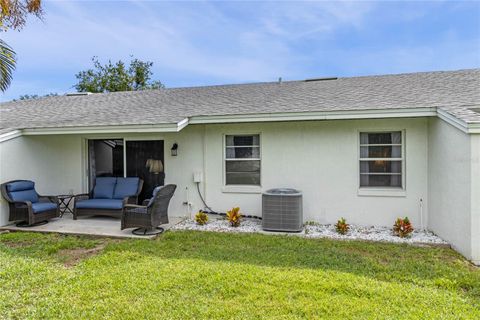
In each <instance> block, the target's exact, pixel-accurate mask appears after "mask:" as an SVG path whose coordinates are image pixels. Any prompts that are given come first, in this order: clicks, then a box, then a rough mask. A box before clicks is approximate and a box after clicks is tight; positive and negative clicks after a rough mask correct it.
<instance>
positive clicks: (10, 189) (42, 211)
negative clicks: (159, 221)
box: [0, 180, 60, 226]
mask: <svg viewBox="0 0 480 320" xmlns="http://www.w3.org/2000/svg"><path fill="white" fill-rule="evenodd" d="M0 189H1V193H2V196H3V198H4V199H5V200H6V201H7V202H8V206H9V209H10V216H9V220H10V221H18V220H21V221H23V223H21V224H19V225H21V226H32V225H34V224H38V223H41V222H45V221H48V220H49V219H52V218H56V217H58V216H59V215H60V206H59V201H58V198H57V197H56V196H41V195H39V194H38V193H37V191H35V182H33V181H30V180H13V181H8V182H5V183H3V184H1V185H0Z"/></svg>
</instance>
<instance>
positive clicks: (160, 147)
mask: <svg viewBox="0 0 480 320" xmlns="http://www.w3.org/2000/svg"><path fill="white" fill-rule="evenodd" d="M152 160H160V162H159V161H156V162H152ZM147 162H148V164H149V165H147ZM152 163H156V165H154V166H152ZM153 167H155V168H154V169H152V168H153ZM112 175H113V176H141V177H142V178H143V179H144V180H145V185H144V194H143V197H144V198H147V197H149V192H151V189H152V188H153V186H154V185H157V184H163V183H174V184H176V185H177V186H178V188H177V192H176V194H175V196H174V198H173V199H172V202H171V206H170V214H171V215H173V216H186V215H190V214H192V213H195V212H196V211H198V210H199V209H202V208H204V207H205V204H204V203H203V201H202V199H201V197H200V196H199V192H198V191H197V187H199V191H200V193H201V195H202V196H203V198H204V201H205V203H206V204H207V205H208V206H209V207H211V208H212V209H213V210H215V211H218V212H225V211H226V210H228V209H229V208H231V207H234V206H239V207H240V208H241V211H242V212H243V213H245V214H249V215H255V216H261V215H262V197H261V194H262V192H263V191H265V190H267V189H270V188H275V187H290V188H295V189H299V190H301V191H302V193H303V212H304V220H305V221H316V222H320V223H334V222H335V221H336V220H337V219H339V218H340V217H345V218H346V219H347V221H348V222H350V223H353V224H359V225H383V226H391V225H392V224H393V222H394V220H395V218H397V217H404V216H408V217H409V218H410V220H411V221H412V222H413V224H414V226H415V227H416V228H426V229H429V230H431V231H433V232H434V233H436V234H437V235H439V236H440V237H442V238H443V239H445V240H446V241H448V242H449V243H450V244H451V245H452V246H453V247H454V248H455V249H456V250H458V251H459V252H460V253H462V254H463V255H465V256H466V257H467V258H469V259H470V260H472V261H473V262H475V263H477V264H480V69H473V70H460V71H448V72H422V73H411V74H397V75H381V76H363V77H350V78H319V79H307V80H302V81H283V82H282V81H278V82H270V83H252V84H238V85H218V86H205V87H191V88H171V89H160V90H147V91H136V92H114V93H102V94H89V93H75V94H67V95H65V96H57V97H47V98H41V99H35V100H24V101H14V102H6V103H1V104H0V182H5V181H8V180H12V179H30V180H33V181H35V182H36V186H37V189H38V190H39V191H40V193H44V194H65V193H67V194H68V193H81V192H87V191H88V190H89V188H90V187H91V186H92V182H93V181H94V179H95V177H97V176H112ZM1 201H2V202H1V211H0V225H5V224H7V223H8V222H9V221H8V208H7V206H6V204H5V202H4V201H3V199H2V200H1Z"/></svg>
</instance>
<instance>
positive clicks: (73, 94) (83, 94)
mask: <svg viewBox="0 0 480 320" xmlns="http://www.w3.org/2000/svg"><path fill="white" fill-rule="evenodd" d="M90 94H92V93H91V92H71V93H67V94H66V96H67V97H74V96H88V95H90Z"/></svg>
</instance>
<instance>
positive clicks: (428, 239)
mask: <svg viewBox="0 0 480 320" xmlns="http://www.w3.org/2000/svg"><path fill="white" fill-rule="evenodd" d="M171 230H196V231H213V232H240V233H241V232H250V233H252V232H256V233H263V234H270V233H271V232H267V231H263V230H262V221H261V220H257V219H243V220H242V222H241V224H240V226H238V227H231V226H230V224H229V223H228V221H227V220H225V219H224V218H217V219H215V218H213V219H212V218H211V219H210V221H209V222H208V223H207V224H206V225H203V226H201V225H198V224H197V223H196V222H195V221H194V220H190V219H187V220H184V221H182V222H180V223H178V224H177V225H175V226H174V227H173V228H172V229H171ZM274 234H278V232H275V233H274ZM282 234H283V233H282ZM286 234H288V235H297V236H301V237H305V238H330V239H339V240H367V241H381V242H395V243H410V244H414V243H417V244H418V243H423V244H435V245H445V244H447V242H446V241H444V240H443V239H441V238H440V237H438V236H436V235H435V234H433V233H432V232H430V231H417V230H416V231H414V232H412V233H411V235H410V237H408V238H400V237H397V236H395V235H393V233H392V229H391V228H387V227H374V226H370V227H363V226H356V225H350V230H349V231H348V233H347V234H345V235H341V234H338V233H337V232H336V231H335V226H334V225H333V224H309V225H305V226H304V228H303V231H302V232H299V233H286Z"/></svg>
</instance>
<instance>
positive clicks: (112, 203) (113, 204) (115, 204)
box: [75, 199, 123, 210]
mask: <svg viewBox="0 0 480 320" xmlns="http://www.w3.org/2000/svg"><path fill="white" fill-rule="evenodd" d="M75 207H76V208H77V209H105V210H122V208H123V202H122V200H118V199H88V200H81V201H78V202H76V203H75Z"/></svg>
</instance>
